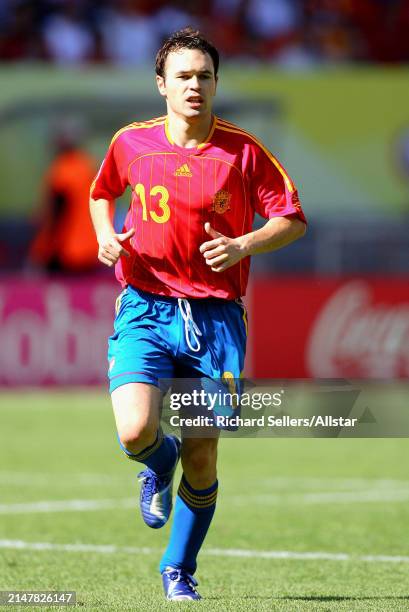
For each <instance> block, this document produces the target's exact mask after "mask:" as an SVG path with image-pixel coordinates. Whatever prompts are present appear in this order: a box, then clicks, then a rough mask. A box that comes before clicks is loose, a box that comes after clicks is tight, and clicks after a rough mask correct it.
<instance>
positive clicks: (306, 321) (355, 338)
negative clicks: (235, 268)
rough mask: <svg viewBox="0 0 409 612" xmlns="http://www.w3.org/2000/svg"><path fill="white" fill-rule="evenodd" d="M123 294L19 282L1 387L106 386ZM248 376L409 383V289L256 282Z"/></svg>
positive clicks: (114, 288)
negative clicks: (112, 337)
mask: <svg viewBox="0 0 409 612" xmlns="http://www.w3.org/2000/svg"><path fill="white" fill-rule="evenodd" d="M119 292H120V287H119V285H118V283H117V282H115V281H114V280H113V281H112V282H110V281H107V280H105V279H104V280H101V279H98V278H87V279H84V280H64V281H49V280H32V281H31V280H22V279H18V278H15V279H10V280H7V281H4V282H3V283H2V287H1V289H0V384H1V385H2V386H10V387H11V386H19V385H76V384H77V385H94V384H104V385H105V384H106V372H107V361H106V349H107V338H108V336H109V335H110V334H111V333H112V329H113V319H114V303H115V298H116V296H117V295H118V294H119ZM248 302H249V304H250V309H249V316H250V336H249V351H248V353H249V359H248V366H249V367H248V369H247V375H248V376H253V377H257V378H356V379H357V378H361V379H366V378H373V379H376V378H392V379H393V378H408V377H409V282H408V280H407V279H379V278H376V279H368V278H366V279H357V278H348V279H338V280H337V279H317V278H314V277H311V278H305V277H303V278H299V279H296V278H293V277H291V278H278V279H276V280H271V279H268V280H267V279H266V280H255V281H254V282H253V284H252V288H251V294H250V295H249V300H248Z"/></svg>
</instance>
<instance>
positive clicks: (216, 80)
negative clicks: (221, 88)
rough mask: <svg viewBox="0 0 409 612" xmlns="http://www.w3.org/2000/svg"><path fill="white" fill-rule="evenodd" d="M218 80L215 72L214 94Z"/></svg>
mask: <svg viewBox="0 0 409 612" xmlns="http://www.w3.org/2000/svg"><path fill="white" fill-rule="evenodd" d="M218 82H219V77H218V76H217V74H216V75H215V77H214V93H215V94H216V90H217V83H218Z"/></svg>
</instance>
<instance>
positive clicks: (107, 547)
mask: <svg viewBox="0 0 409 612" xmlns="http://www.w3.org/2000/svg"><path fill="white" fill-rule="evenodd" d="M0 548H1V549H5V550H35V551H48V550H51V551H56V552H86V553H87V552H88V553H98V554H121V553H122V554H132V555H138V554H144V555H150V554H159V552H160V549H159V548H150V547H136V546H115V545H111V544H101V545H99V544H54V543H52V542H24V541H23V540H0ZM201 554H202V555H205V556H208V557H236V558H243V557H245V558H250V559H290V560H291V559H292V560H299V561H365V562H368V563H409V557H407V556H403V555H351V554H349V553H329V552H295V551H289V550H246V549H240V548H204V549H203V550H202V551H201Z"/></svg>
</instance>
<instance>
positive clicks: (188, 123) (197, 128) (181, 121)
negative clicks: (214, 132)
mask: <svg viewBox="0 0 409 612" xmlns="http://www.w3.org/2000/svg"><path fill="white" fill-rule="evenodd" d="M212 121H213V117H212V115H211V114H209V115H208V116H206V117H203V118H202V117H201V118H200V119H195V120H193V121H192V120H189V119H186V117H182V116H180V115H176V114H174V113H171V112H169V113H168V131H169V136H170V138H171V140H172V142H174V143H175V144H176V145H178V146H179V147H185V148H191V147H197V146H198V145H200V144H201V143H202V142H204V141H205V140H206V138H207V137H208V135H209V132H210V129H211V126H212Z"/></svg>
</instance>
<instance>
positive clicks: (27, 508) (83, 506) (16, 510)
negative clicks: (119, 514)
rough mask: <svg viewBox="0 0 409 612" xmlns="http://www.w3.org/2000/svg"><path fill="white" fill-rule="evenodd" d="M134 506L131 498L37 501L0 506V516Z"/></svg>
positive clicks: (134, 501) (135, 503)
mask: <svg viewBox="0 0 409 612" xmlns="http://www.w3.org/2000/svg"><path fill="white" fill-rule="evenodd" d="M136 506H137V501H136V499H134V498H132V497H129V498H128V497H126V498H121V499H67V500H59V501H38V502H29V503H22V504H0V514H36V513H49V512H93V511H95V510H114V509H118V508H136Z"/></svg>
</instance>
